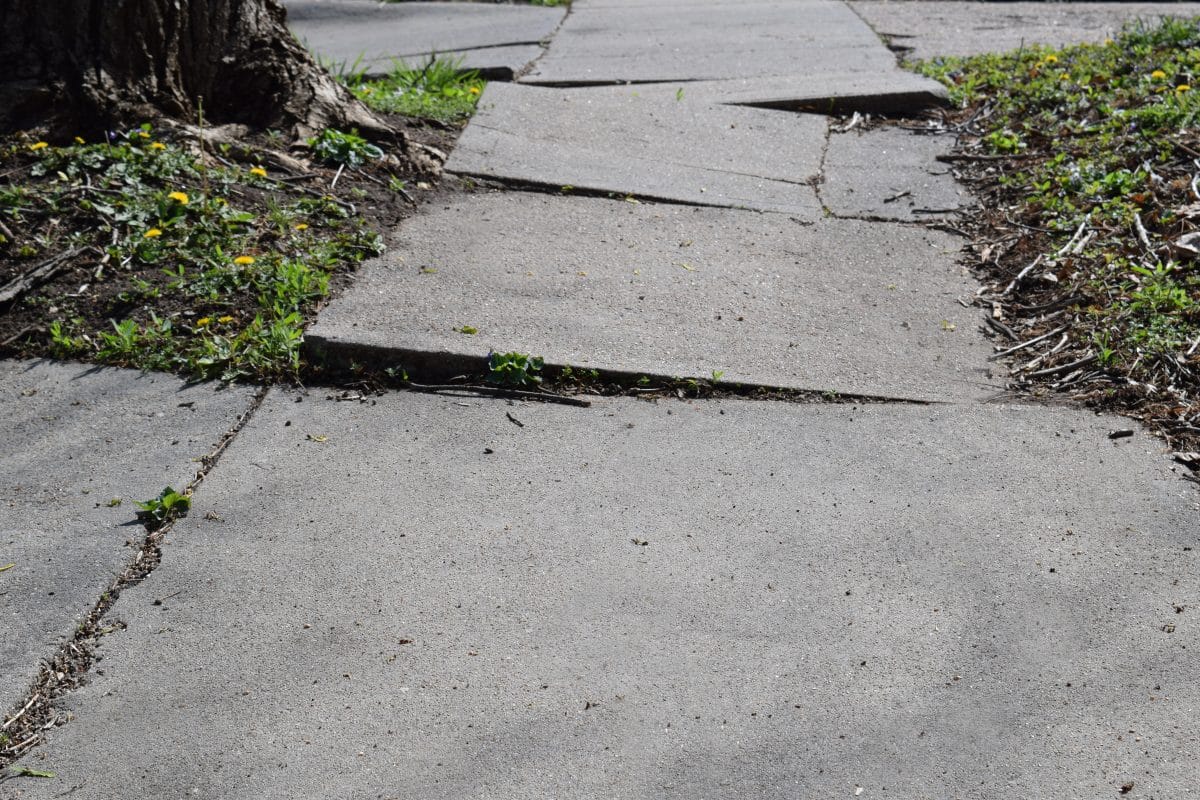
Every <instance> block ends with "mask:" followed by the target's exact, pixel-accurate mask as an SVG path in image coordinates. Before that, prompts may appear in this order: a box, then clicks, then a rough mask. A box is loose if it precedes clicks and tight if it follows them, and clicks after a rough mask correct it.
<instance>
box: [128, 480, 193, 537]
mask: <svg viewBox="0 0 1200 800" xmlns="http://www.w3.org/2000/svg"><path fill="white" fill-rule="evenodd" d="M134 502H135V504H136V505H137V507H138V508H139V509H140V510H139V511H138V519H140V520H141V521H142V522H143V523H145V525H146V527H147V528H149V529H150V530H156V529H158V528H161V527H162V526H163V525H166V524H167V523H168V522H171V521H172V520H176V519H179V518H180V517H184V516H187V512H188V511H189V510H190V509H191V507H192V498H191V495H189V494H180V493H179V492H177V491H175V490H174V489H172V488H171V487H170V486H168V487H166V488H165V489H163V490H162V491H161V492H160V493H159V495H158V497H154V498H151V499H150V500H146V501H144V502H143V501H134Z"/></svg>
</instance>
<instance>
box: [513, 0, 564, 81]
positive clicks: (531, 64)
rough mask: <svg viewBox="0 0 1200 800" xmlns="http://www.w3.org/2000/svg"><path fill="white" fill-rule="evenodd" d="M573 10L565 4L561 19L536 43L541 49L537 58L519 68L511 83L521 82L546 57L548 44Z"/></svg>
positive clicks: (548, 50)
mask: <svg viewBox="0 0 1200 800" xmlns="http://www.w3.org/2000/svg"><path fill="white" fill-rule="evenodd" d="M573 10H574V9H573V8H572V7H571V4H570V3H567V12H566V13H565V14H563V15H562V19H560V20H559V21H558V24H557V25H555V26H554V30H552V31H550V33H549V34H548V35H547V36H546V37H545V38H544V39H542V40H540V41H539V42H537V44H538V46H539V47H541V48H542V52H541V53H539V54H538V57H537V58H535V59H534V60H533V61H530V62H529V63H528V64H526V65H525V66H523V67H521V69H519V70H517V71H516V72H515V73H513V76H512V80H513V82H516V81H519V80H521V78H523V77H525V76H526V75H528V74H529V73H530V72H532V71H533V69H534V67H536V66H537V64H538V62H539V61H541V60H542V59H543V58H545V57H546V54H547V53H549V52H550V44H551V43H552V42H553V41H554V37H555V36H557V35H558V32H559V31H561V30H562V27H563V25H566V24H567V20H568V19H570V17H571V12H572V11H573Z"/></svg>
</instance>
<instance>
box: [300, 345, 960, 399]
mask: <svg viewBox="0 0 1200 800" xmlns="http://www.w3.org/2000/svg"><path fill="white" fill-rule="evenodd" d="M305 351H306V352H305V356H306V359H307V360H308V361H309V363H310V366H309V367H308V369H307V370H306V372H305V373H304V374H303V375H302V381H301V382H302V384H303V385H305V386H307V387H322V388H327V389H335V390H342V396H341V397H338V398H337V399H342V400H354V399H362V398H365V397H367V396H369V395H370V394H373V393H382V392H387V391H417V392H439V393H440V392H468V393H472V394H482V395H494V396H498V397H510V398H512V397H517V398H520V399H524V400H534V401H542V402H551V403H566V404H568V405H587V403H586V401H583V402H581V400H582V399H583V398H584V397H585V396H587V395H591V396H596V397H642V398H646V399H651V398H654V399H657V398H671V399H679V400H719V399H733V398H737V399H743V400H770V401H777V402H789V403H797V404H826V405H838V404H858V405H864V404H890V405H913V406H936V405H945V404H947V403H950V402H951V401H948V400H928V399H920V398H913V397H891V396H887V395H873V394H867V393H861V392H842V391H838V390H832V389H804V388H794V387H785V386H773V385H770V384H763V383H747V382H734V381H729V382H726V381H724V380H722V373H721V372H716V371H714V372H712V373H711V374H710V375H709V376H707V377H701V376H692V375H684V376H679V375H666V374H662V373H656V372H653V371H649V372H639V371H631V370H622V369H607V368H600V369H597V368H593V367H587V366H578V365H575V364H568V363H563V362H554V361H546V362H545V363H544V366H543V367H542V370H541V373H542V374H541V376H540V381H541V382H540V383H532V384H529V385H524V386H522V385H514V386H505V385H499V384H493V383H489V382H488V365H487V360H488V359H487V356H472V355H466V354H464V353H453V352H444V351H441V352H439V351H430V350H418V349H414V348H403V347H375V346H371V345H362V344H354V343H343V342H328V341H323V340H321V339H313V338H310V339H308V340H306V342H305ZM367 364H370V365H373V366H371V367H367V366H365V365H367Z"/></svg>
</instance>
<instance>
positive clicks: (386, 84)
mask: <svg viewBox="0 0 1200 800" xmlns="http://www.w3.org/2000/svg"><path fill="white" fill-rule="evenodd" d="M461 63H462V62H461V61H454V60H450V59H444V58H438V59H435V60H432V61H429V62H427V63H426V64H423V65H420V66H411V65H408V64H405V63H403V62H397V63H396V65H395V67H394V68H393V69H392V71H391V73H389V74H388V75H386V76H384V77H382V78H367V77H366V76H365V75H364V74H362V73H361V72H359V73H355V72H351V73H350V74H343V75H342V81H343V82H344V83H345V84H346V86H347V87H349V89H350V91H352V92H353V93H354V95H355V96H356V97H358V98H359V99H360V100H362V101H363V102H364V103H366V104H367V105H368V106H370V107H371V108H373V109H375V110H376V111H384V112H387V113H390V114H403V115H404V116H408V117H419V118H421V119H435V120H439V121H441V122H458V121H462V120H464V119H466V118H468V117H470V116H471V115H472V114H473V113H475V105H476V103H478V102H479V95H480V94H481V93H482V92H483V87H484V86H485V83H484V81H483V79H482V78H480V77H479V73H478V72H475V71H474V70H463V69H462V68H461Z"/></svg>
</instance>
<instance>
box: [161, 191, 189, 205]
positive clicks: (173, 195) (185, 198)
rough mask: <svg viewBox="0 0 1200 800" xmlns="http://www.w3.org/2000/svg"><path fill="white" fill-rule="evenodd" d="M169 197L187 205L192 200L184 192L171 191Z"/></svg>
mask: <svg viewBox="0 0 1200 800" xmlns="http://www.w3.org/2000/svg"><path fill="white" fill-rule="evenodd" d="M167 197H169V198H171V199H172V200H174V201H175V202H176V203H179V205H181V206H186V205H187V204H188V203H189V202H191V201H190V199H189V198H188V196H187V195H186V194H185V193H183V192H171V193H170V194H169V195H167Z"/></svg>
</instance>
